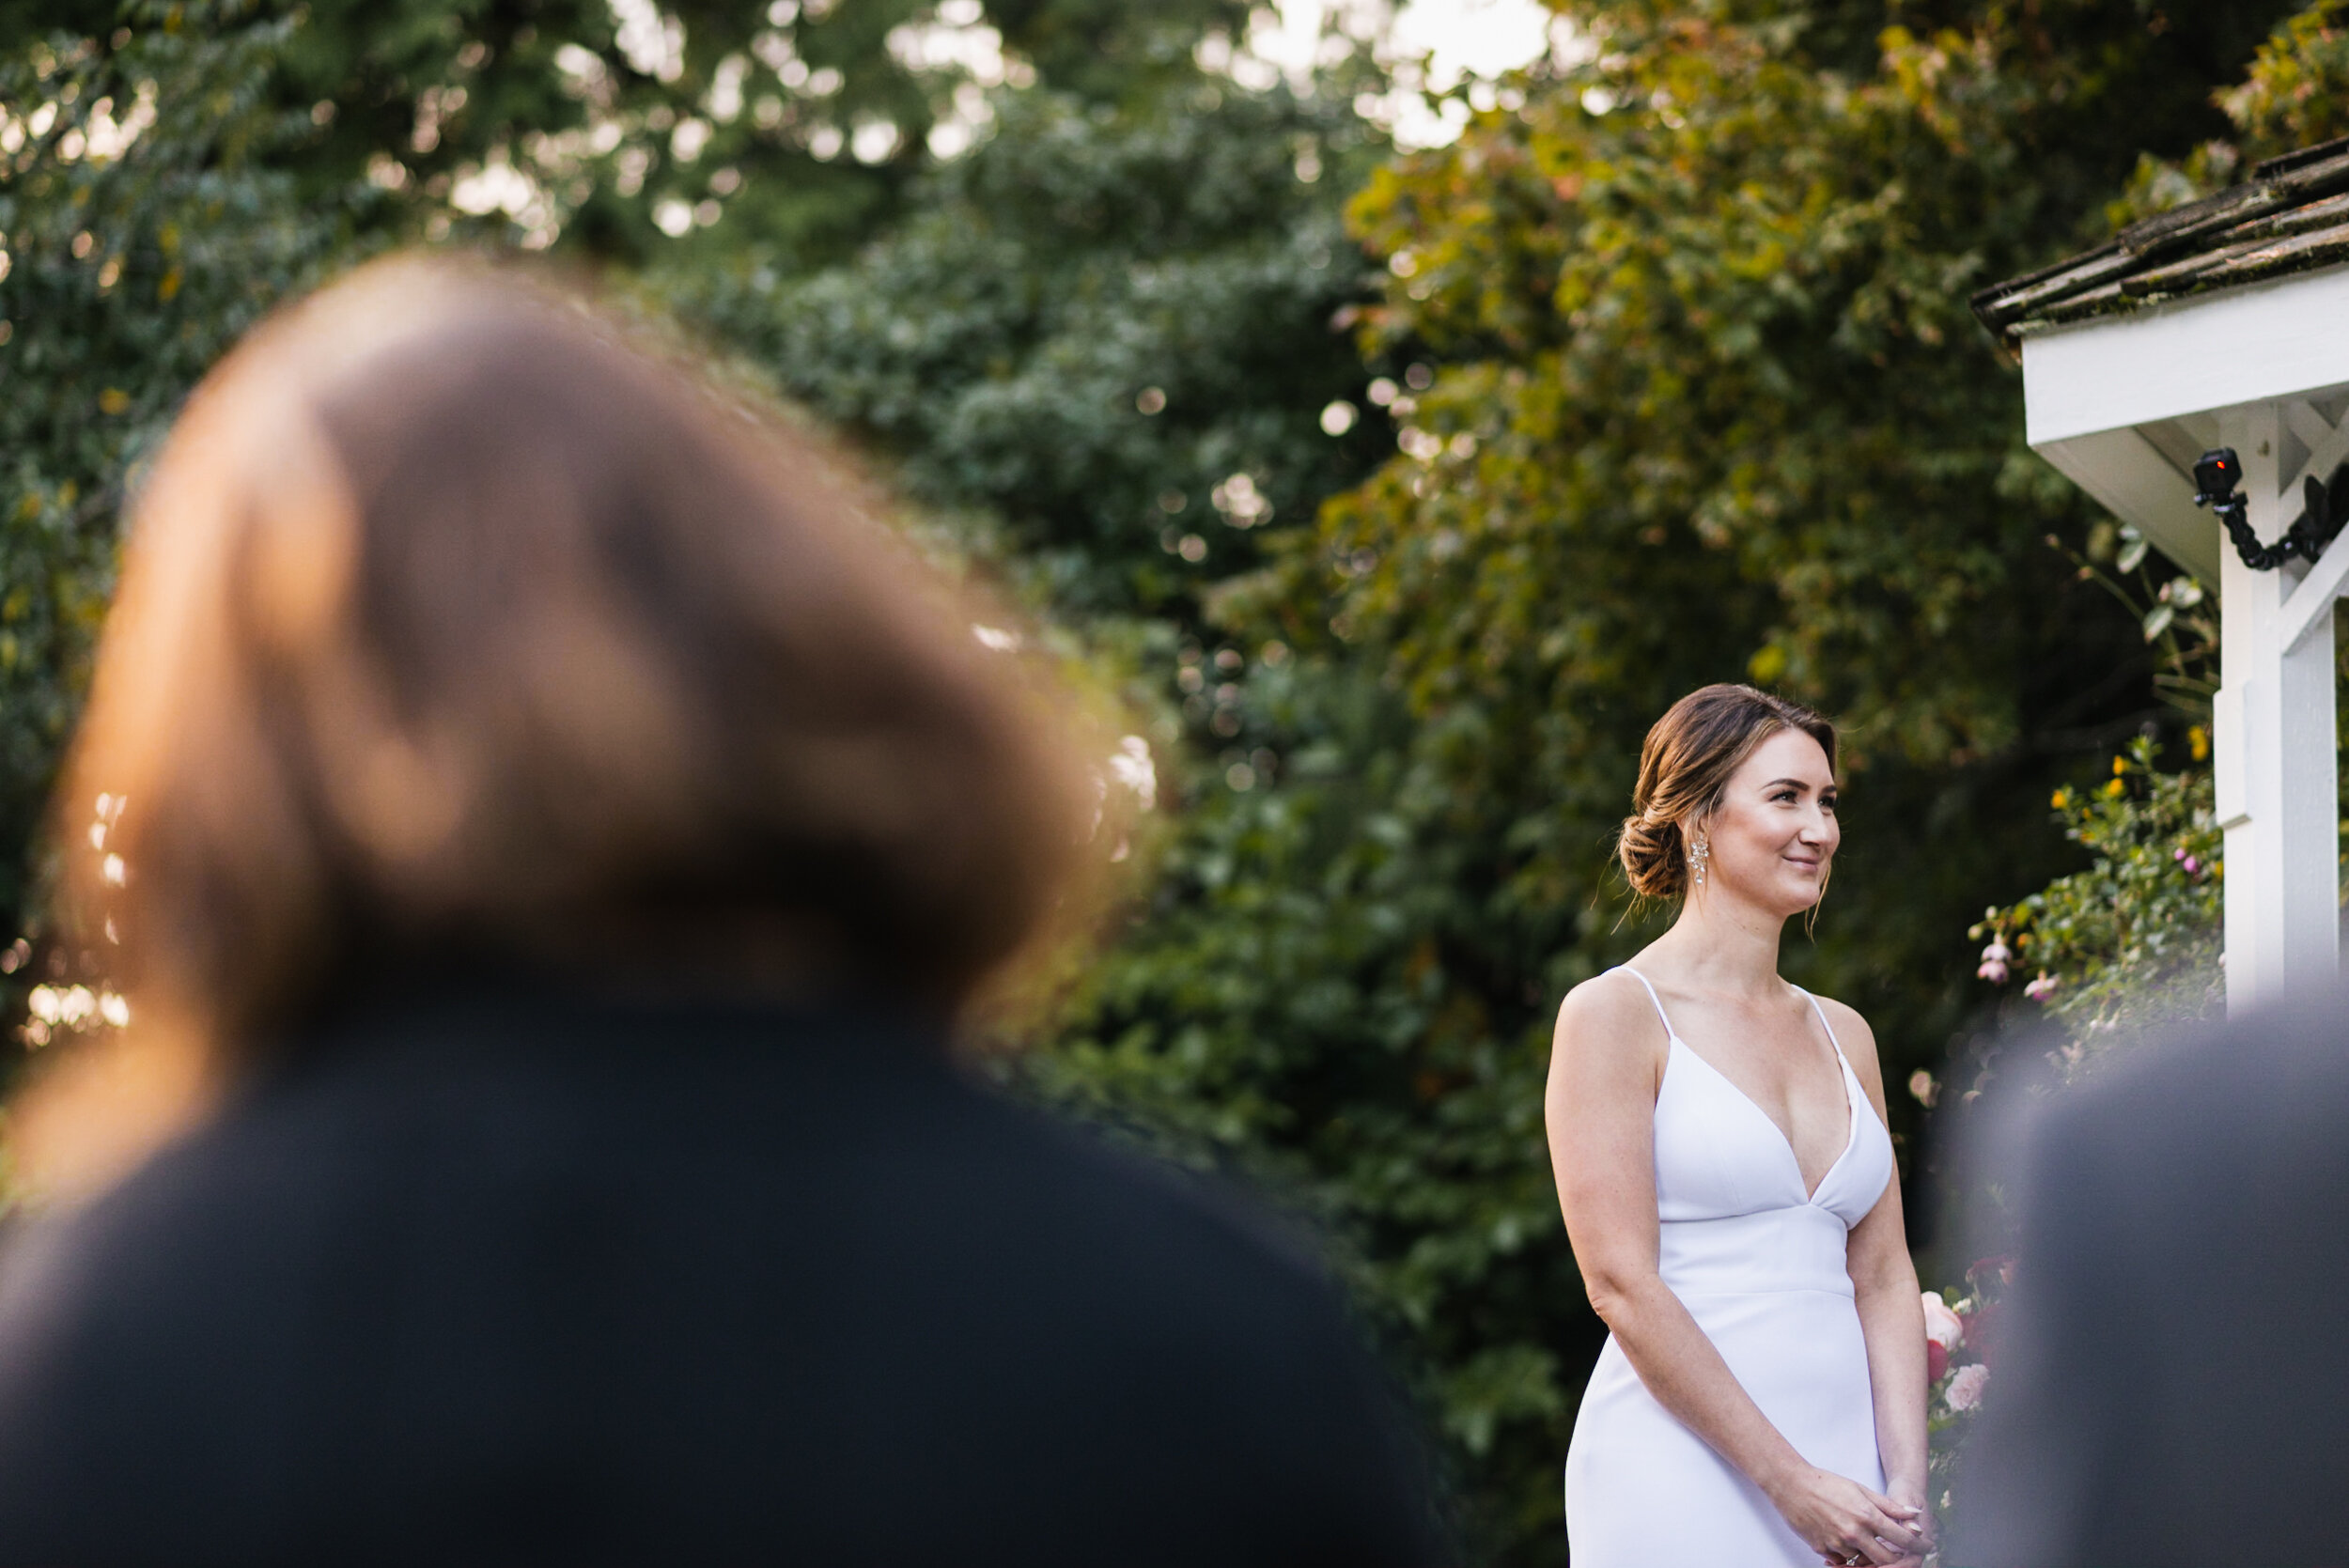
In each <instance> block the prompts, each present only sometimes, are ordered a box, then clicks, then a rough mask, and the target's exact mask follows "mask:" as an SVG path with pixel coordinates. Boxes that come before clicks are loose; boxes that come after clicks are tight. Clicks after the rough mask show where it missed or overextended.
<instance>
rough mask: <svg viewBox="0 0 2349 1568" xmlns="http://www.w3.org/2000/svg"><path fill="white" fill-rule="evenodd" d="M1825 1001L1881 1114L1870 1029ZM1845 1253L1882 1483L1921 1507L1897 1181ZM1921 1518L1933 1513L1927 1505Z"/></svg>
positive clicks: (1916, 1307)
mask: <svg viewBox="0 0 2349 1568" xmlns="http://www.w3.org/2000/svg"><path fill="white" fill-rule="evenodd" d="M1828 1006H1830V1007H1832V1008H1834V1010H1835V1033H1836V1037H1837V1038H1838V1039H1840V1040H1842V1041H1843V1044H1844V1047H1845V1049H1846V1051H1847V1052H1848V1054H1849V1057H1850V1060H1851V1064H1852V1071H1853V1072H1854V1073H1855V1074H1856V1075H1858V1077H1859V1086H1860V1087H1861V1088H1862V1089H1863V1090H1865V1091H1866V1092H1867V1095H1868V1100H1869V1103H1870V1104H1872V1105H1874V1106H1875V1111H1876V1115H1877V1116H1878V1117H1879V1118H1884V1117H1885V1116H1886V1111H1885V1105H1884V1069H1883V1066H1882V1064H1881V1063H1878V1062H1877V1061H1876V1048H1875V1035H1874V1034H1873V1033H1872V1032H1870V1031H1869V1029H1868V1025H1867V1021H1866V1020H1865V1019H1863V1018H1862V1017H1860V1016H1859V1014H1858V1013H1856V1012H1854V1011H1852V1010H1851V1009H1850V1008H1848V1007H1845V1006H1843V1005H1842V1004H1840V1003H1836V1002H1829V1003H1828ZM1888 1125H1889V1121H1888ZM1845 1256H1846V1258H1847V1260H1848V1264H1849V1266H1850V1269H1851V1282H1852V1294H1853V1296H1854V1297H1855V1303H1856V1305H1857V1306H1858V1307H1859V1331H1860V1333H1861V1334H1862V1335H1863V1336H1864V1337H1865V1338H1866V1340H1867V1342H1868V1381H1869V1383H1870V1384H1871V1386H1873V1388H1874V1389H1875V1407H1876V1452H1877V1454H1878V1456H1880V1457H1881V1458H1882V1459H1883V1461H1884V1489H1885V1491H1886V1492H1888V1493H1889V1494H1890V1495H1891V1497H1892V1498H1893V1499H1894V1500H1896V1501H1899V1502H1905V1503H1908V1504H1911V1505H1912V1506H1919V1507H1922V1506H1924V1504H1925V1500H1926V1499H1925V1452H1926V1449H1925V1314H1924V1311H1923V1308H1922V1307H1921V1305H1920V1303H1919V1300H1918V1291H1917V1266H1916V1265H1915V1264H1914V1263H1912V1262H1911V1261H1910V1260H1909V1256H1908V1234H1907V1223H1906V1220H1905V1219H1903V1218H1902V1216H1901V1184H1900V1182H1899V1181H1898V1180H1894V1181H1893V1182H1891V1183H1890V1185H1889V1186H1887V1187H1886V1188H1885V1189H1884V1196H1883V1197H1882V1198H1880V1199H1878V1200H1877V1201H1876V1206H1875V1208H1874V1209H1871V1210H1870V1211H1869V1213H1868V1217H1867V1218H1866V1219H1862V1220H1861V1221H1860V1222H1859V1224H1858V1225H1856V1226H1854V1227H1852V1233H1851V1240H1850V1243H1849V1245H1848V1247H1847V1250H1846V1253H1845ZM1925 1517H1926V1518H1927V1519H1928V1520H1929V1519H1930V1518H1931V1517H1932V1514H1931V1511H1930V1510H1929V1509H1928V1510H1927V1512H1926V1514H1925Z"/></svg>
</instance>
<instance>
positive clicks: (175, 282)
mask: <svg viewBox="0 0 2349 1568" xmlns="http://www.w3.org/2000/svg"><path fill="white" fill-rule="evenodd" d="M177 293H179V268H177V267H174V268H172V269H171V270H170V271H169V272H165V273H164V274H163V282H161V283H159V284H157V285H156V286H155V297H156V298H157V299H159V300H161V301H163V303H165V304H169V303H171V298H172V296H173V295H175V294H177Z"/></svg>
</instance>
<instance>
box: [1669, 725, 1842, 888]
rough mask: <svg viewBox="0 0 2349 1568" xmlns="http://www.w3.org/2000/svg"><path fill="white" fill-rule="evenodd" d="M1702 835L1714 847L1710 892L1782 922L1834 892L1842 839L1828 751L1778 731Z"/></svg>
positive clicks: (1748, 763)
mask: <svg viewBox="0 0 2349 1568" xmlns="http://www.w3.org/2000/svg"><path fill="white" fill-rule="evenodd" d="M1703 831H1704V833H1705V835H1706V837H1707V839H1708V840H1709V842H1710V846H1711V850H1712V856H1711V862H1710V863H1709V865H1708V866H1707V868H1706V877H1705V880H1706V883H1707V886H1706V889H1705V891H1706V892H1707V893H1716V894H1721V893H1726V894H1728V895H1730V896H1732V897H1735V898H1737V899H1739V900H1741V901H1745V902H1750V903H1753V904H1756V905H1759V906H1761V907H1762V908H1766V909H1768V910H1770V911H1772V912H1773V913H1775V914H1777V915H1779V916H1781V918H1782V917H1784V916H1788V915H1795V914H1799V913H1801V912H1802V911H1803V910H1805V909H1808V908H1811V907H1812V905H1813V904H1816V903H1817V902H1818V901H1819V895H1820V894H1821V893H1824V892H1826V890H1827V873H1828V862H1830V861H1831V860H1833V859H1834V857H1835V846H1837V845H1838V844H1840V843H1842V842H1843V830H1842V829H1841V828H1840V827H1838V826H1837V824H1836V821H1835V771H1834V769H1833V768H1829V767H1828V761H1827V753H1826V752H1824V751H1822V750H1820V748H1819V743H1818V742H1817V741H1815V740H1813V739H1812V738H1811V737H1809V736H1807V735H1805V734H1803V733H1802V731H1800V730H1781V731H1779V732H1778V733H1777V734H1776V735H1773V736H1771V737H1769V738H1768V739H1767V740H1765V741H1763V742H1762V744H1761V745H1759V746H1756V747H1755V748H1754V749H1753V753H1752V754H1751V755H1750V756H1749V757H1747V758H1746V760H1745V761H1744V763H1742V764H1741V765H1740V766H1739V767H1738V768H1737V771H1736V773H1735V775H1734V776H1733V777H1732V778H1731V779H1730V781H1729V790H1728V793H1727V794H1726V795H1725V796H1724V797H1723V798H1722V800H1721V803H1720V806H1719V809H1718V810H1716V811H1715V812H1714V813H1713V815H1712V816H1711V818H1710V819H1709V820H1708V821H1706V822H1705V823H1704V824H1703Z"/></svg>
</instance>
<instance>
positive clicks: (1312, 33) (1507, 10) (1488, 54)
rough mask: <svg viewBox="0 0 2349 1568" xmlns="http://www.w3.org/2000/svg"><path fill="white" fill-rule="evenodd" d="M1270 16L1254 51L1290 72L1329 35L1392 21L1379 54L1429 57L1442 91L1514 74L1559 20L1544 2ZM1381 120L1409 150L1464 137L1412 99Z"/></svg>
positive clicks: (1321, 8)
mask: <svg viewBox="0 0 2349 1568" xmlns="http://www.w3.org/2000/svg"><path fill="white" fill-rule="evenodd" d="M1268 10H1269V12H1270V13H1271V15H1273V16H1277V17H1278V19H1279V21H1278V25H1277V26H1266V25H1262V24H1261V23H1260V24H1259V25H1258V26H1256V27H1253V28H1252V29H1251V30H1250V32H1249V37H1248V49H1249V52H1250V53H1251V54H1255V55H1257V56H1259V57H1261V58H1262V59H1264V60H1267V61H1268V62H1270V63H1271V64H1273V65H1277V66H1280V67H1282V68H1283V69H1285V70H1299V69H1301V68H1302V67H1304V66H1305V65H1306V64H1307V63H1308V62H1310V61H1311V60H1312V58H1313V56H1314V52H1315V49H1316V47H1318V45H1319V44H1320V42H1321V40H1322V39H1324V38H1325V37H1326V36H1328V35H1330V34H1331V33H1336V32H1341V31H1342V32H1346V33H1350V34H1353V35H1354V36H1355V37H1357V38H1361V37H1365V36H1367V35H1368V33H1369V32H1371V31H1375V30H1376V29H1377V27H1378V26H1379V24H1380V23H1384V22H1386V21H1387V19H1388V18H1389V17H1390V16H1392V27H1391V28H1390V29H1389V30H1388V32H1387V42H1386V44H1385V46H1384V48H1383V49H1382V51H1381V53H1382V54H1386V55H1388V56H1390V57H1391V58H1394V57H1399V58H1402V59H1409V58H1412V57H1415V56H1418V55H1422V54H1424V55H1426V56H1427V80H1428V83H1429V85H1432V86H1434V87H1435V88H1437V89H1438V90H1439V91H1440V90H1443V89H1445V88H1449V87H1451V86H1454V85H1456V84H1457V83H1458V82H1459V81H1460V79H1461V78H1462V77H1463V76H1498V75H1500V74H1501V73H1502V72H1503V71H1509V70H1517V68H1518V67H1520V66H1524V65H1528V64H1530V63H1532V61H1533V60H1534V59H1536V58H1538V57H1539V56H1540V55H1541V54H1544V53H1545V52H1547V51H1548V50H1549V49H1550V48H1551V47H1553V45H1554V44H1555V43H1556V42H1557V41H1558V39H1557V34H1556V28H1557V19H1556V18H1555V16H1554V15H1553V14H1552V13H1551V12H1550V10H1549V9H1548V8H1547V7H1545V6H1544V5H1542V4H1541V0H1403V4H1402V5H1401V6H1400V7H1399V8H1397V7H1394V6H1392V5H1391V4H1390V0H1277V3H1276V4H1274V5H1273V6H1271V7H1269V8H1268ZM1262 14H1263V13H1260V15H1262ZM1266 20H1269V17H1267V18H1266ZM1377 117H1378V118H1380V119H1381V120H1386V121H1389V122H1391V123H1392V126H1393V129H1394V133H1395V139H1396V140H1397V141H1399V142H1402V143H1403V144H1404V145H1406V146H1408V147H1437V146H1441V145H1442V144H1443V143H1446V142H1449V141H1451V140H1452V139H1453V138H1454V137H1455V136H1457V135H1458V134H1459V132H1460V125H1459V121H1458V120H1457V119H1454V120H1449V121H1447V120H1443V119H1439V118H1438V117H1437V116H1434V115H1431V114H1429V113H1428V112H1427V109H1426V107H1425V105H1424V104H1423V103H1422V102H1420V101H1417V99H1416V96H1415V95H1402V94H1398V95H1396V97H1395V99H1394V101H1392V102H1391V103H1389V104H1384V105H1381V106H1380V112H1379V113H1378V114H1377Z"/></svg>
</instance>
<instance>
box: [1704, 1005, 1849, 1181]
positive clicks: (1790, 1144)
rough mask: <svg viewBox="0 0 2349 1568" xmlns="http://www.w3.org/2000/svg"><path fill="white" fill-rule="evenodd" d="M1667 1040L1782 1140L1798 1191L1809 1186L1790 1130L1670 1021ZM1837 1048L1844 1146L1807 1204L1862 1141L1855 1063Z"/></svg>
mask: <svg viewBox="0 0 2349 1568" xmlns="http://www.w3.org/2000/svg"><path fill="white" fill-rule="evenodd" d="M1665 1040H1666V1048H1667V1049H1668V1050H1669V1049H1671V1048H1679V1049H1680V1050H1683V1051H1686V1052H1687V1053H1688V1055H1689V1056H1691V1057H1693V1058H1694V1059H1695V1060H1696V1063H1697V1065H1698V1066H1700V1067H1703V1069H1704V1070H1705V1071H1706V1072H1708V1073H1710V1074H1712V1075H1713V1076H1714V1077H1715V1078H1716V1079H1719V1080H1720V1082H1721V1084H1722V1086H1723V1087H1724V1088H1726V1089H1727V1090H1728V1091H1729V1092H1730V1093H1731V1094H1735V1095H1736V1096H1737V1099H1738V1101H1739V1102H1740V1103H1741V1104H1743V1105H1744V1106H1745V1108H1746V1109H1747V1110H1750V1111H1752V1112H1753V1113H1754V1114H1755V1115H1756V1116H1759V1117H1761V1118H1762V1121H1763V1124H1764V1125H1765V1126H1767V1127H1768V1128H1769V1129H1770V1131H1771V1133H1772V1134H1773V1135H1775V1136H1776V1138H1777V1139H1778V1146H1779V1147H1780V1148H1781V1149H1783V1150H1785V1151H1786V1161H1787V1163H1788V1164H1790V1165H1792V1166H1793V1167H1794V1168H1795V1186H1796V1188H1797V1189H1801V1188H1804V1187H1806V1185H1808V1184H1806V1183H1805V1182H1804V1181H1803V1176H1802V1156H1801V1155H1800V1154H1798V1153H1797V1152H1796V1149H1795V1141H1794V1140H1793V1139H1791V1138H1789V1137H1787V1136H1786V1129H1785V1128H1784V1127H1781V1126H1779V1125H1778V1118H1777V1117H1775V1116H1773V1115H1771V1114H1770V1113H1769V1112H1768V1111H1766V1110H1763V1109H1762V1105H1761V1102H1760V1101H1758V1100H1756V1099H1755V1098H1754V1097H1753V1096H1752V1095H1751V1094H1747V1093H1746V1092H1745V1091H1744V1090H1743V1089H1741V1088H1739V1087H1738V1085H1737V1080H1736V1079H1734V1078H1731V1077H1730V1076H1729V1075H1728V1074H1727V1073H1725V1072H1722V1071H1721V1070H1720V1069H1719V1067H1717V1066H1715V1065H1714V1064H1713V1063H1711V1062H1709V1061H1707V1060H1705V1056H1704V1053H1703V1051H1701V1050H1699V1049H1697V1048H1696V1047H1694V1046H1692V1045H1690V1044H1688V1041H1686V1040H1684V1039H1682V1038H1681V1037H1680V1032H1679V1031H1678V1030H1676V1029H1673V1028H1672V1026H1671V1024H1670V1023H1669V1022H1667V1023H1666V1025H1665ZM1828 1043H1829V1044H1830V1045H1833V1041H1832V1039H1830V1040H1829V1042H1828ZM1834 1049H1835V1065H1836V1076H1837V1077H1838V1078H1840V1079H1842V1080H1843V1121H1844V1129H1843V1148H1842V1149H1840V1150H1838V1151H1837V1152H1836V1156H1835V1157H1834V1158H1833V1159H1832V1160H1830V1161H1828V1168H1827V1169H1826V1170H1825V1171H1822V1172H1819V1180H1818V1183H1817V1184H1816V1185H1815V1186H1810V1188H1809V1190H1807V1191H1804V1192H1803V1196H1802V1201H1803V1203H1806V1204H1816V1203H1818V1201H1819V1194H1820V1193H1822V1192H1825V1191H1826V1190H1827V1184H1828V1182H1830V1181H1833V1180H1834V1179H1835V1172H1838V1171H1840V1170H1842V1169H1843V1161H1845V1160H1846V1159H1849V1158H1850V1157H1851V1152H1852V1149H1853V1147H1854V1146H1855V1145H1856V1144H1858V1143H1859V1106H1858V1105H1857V1104H1856V1103H1855V1102H1854V1099H1853V1095H1852V1090H1853V1088H1854V1084H1853V1081H1852V1072H1851V1063H1849V1062H1848V1061H1846V1060H1845V1059H1844V1056H1843V1048H1842V1047H1841V1046H1835V1047H1834Z"/></svg>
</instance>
